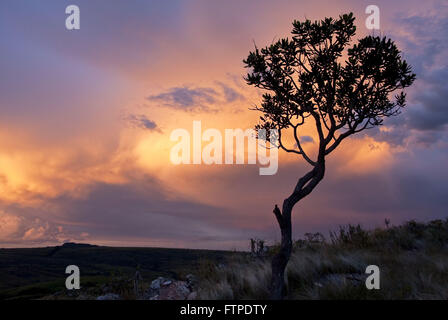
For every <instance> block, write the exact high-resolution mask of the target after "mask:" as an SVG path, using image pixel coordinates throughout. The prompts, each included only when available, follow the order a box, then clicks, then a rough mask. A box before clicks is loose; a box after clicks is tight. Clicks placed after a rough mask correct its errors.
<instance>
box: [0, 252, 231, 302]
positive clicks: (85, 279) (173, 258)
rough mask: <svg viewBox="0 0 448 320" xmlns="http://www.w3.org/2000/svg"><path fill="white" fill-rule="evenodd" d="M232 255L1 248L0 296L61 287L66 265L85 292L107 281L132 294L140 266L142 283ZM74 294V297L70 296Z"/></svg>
mask: <svg viewBox="0 0 448 320" xmlns="http://www.w3.org/2000/svg"><path fill="white" fill-rule="evenodd" d="M230 254H232V253H231V252H226V251H211V250H189V249H165V248H116V247H97V246H83V245H74V246H73V245H72V246H70V245H68V246H58V247H46V248H26V249H0V299H38V298H42V297H44V296H46V295H50V294H53V293H56V292H60V291H61V290H65V279H66V277H67V276H68V275H66V274H65V268H66V267H67V266H68V265H71V264H74V265H77V266H78V267H79V268H80V271H81V287H82V288H83V290H82V291H83V293H86V294H88V295H100V294H101V290H99V288H100V287H101V286H103V285H107V286H109V287H111V288H112V291H115V292H116V293H120V294H121V295H122V296H127V297H129V298H132V295H131V293H130V292H129V291H130V289H129V288H130V287H132V286H131V285H130V282H129V279H131V278H132V277H133V276H134V274H135V272H136V270H139V271H140V273H141V275H142V277H143V280H144V281H145V285H148V283H150V282H151V281H152V280H154V279H155V278H157V277H159V276H163V277H170V278H174V279H182V278H184V277H185V275H186V274H188V273H195V270H196V269H197V267H198V265H199V261H200V260H201V259H203V258H204V257H207V259H210V260H211V261H213V262H214V263H219V262H221V261H224V259H225V257H226V256H228V255H230ZM74 298H75V297H74Z"/></svg>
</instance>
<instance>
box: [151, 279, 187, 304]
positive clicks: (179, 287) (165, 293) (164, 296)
mask: <svg viewBox="0 0 448 320" xmlns="http://www.w3.org/2000/svg"><path fill="white" fill-rule="evenodd" d="M189 294H190V289H189V287H188V284H187V282H186V281H174V282H172V283H171V284H169V285H168V286H162V287H161V288H160V294H159V297H158V300H185V299H187V297H188V295H189Z"/></svg>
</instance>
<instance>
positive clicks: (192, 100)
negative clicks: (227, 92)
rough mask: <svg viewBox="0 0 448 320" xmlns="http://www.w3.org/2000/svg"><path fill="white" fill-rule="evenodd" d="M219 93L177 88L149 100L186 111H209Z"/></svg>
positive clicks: (150, 97)
mask: <svg viewBox="0 0 448 320" xmlns="http://www.w3.org/2000/svg"><path fill="white" fill-rule="evenodd" d="M216 95H217V92H216V91H215V90H214V89H212V88H201V87H198V88H190V87H188V86H185V87H175V88H171V89H169V90H168V91H166V92H163V93H160V94H157V95H151V96H149V97H147V100H149V101H154V102H159V103H161V104H162V105H163V106H166V107H170V108H174V109H182V110H186V111H193V110H207V109H208V105H210V104H213V103H215V102H216Z"/></svg>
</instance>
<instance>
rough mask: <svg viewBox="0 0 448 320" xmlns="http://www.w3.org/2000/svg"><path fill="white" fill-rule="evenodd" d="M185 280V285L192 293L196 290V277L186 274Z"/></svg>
mask: <svg viewBox="0 0 448 320" xmlns="http://www.w3.org/2000/svg"><path fill="white" fill-rule="evenodd" d="M185 278H186V279H187V285H188V287H189V288H190V290H191V291H193V290H194V289H196V286H197V284H198V279H197V278H196V276H195V275H192V274H187V276H186V277H185Z"/></svg>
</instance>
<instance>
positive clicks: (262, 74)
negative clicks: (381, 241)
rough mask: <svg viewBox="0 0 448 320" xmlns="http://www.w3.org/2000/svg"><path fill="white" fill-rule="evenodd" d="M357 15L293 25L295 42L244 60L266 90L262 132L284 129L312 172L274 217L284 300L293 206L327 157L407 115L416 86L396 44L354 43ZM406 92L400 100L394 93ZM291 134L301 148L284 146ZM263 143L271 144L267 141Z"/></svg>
mask: <svg viewBox="0 0 448 320" xmlns="http://www.w3.org/2000/svg"><path fill="white" fill-rule="evenodd" d="M354 21H355V18H354V17H353V13H350V14H344V15H342V16H339V18H338V19H333V18H325V19H324V20H321V21H315V22H311V21H310V20H306V21H304V22H300V21H294V22H293V29H292V38H291V39H289V38H284V39H280V40H278V41H276V42H275V43H273V44H271V45H270V46H267V47H265V48H262V49H261V50H259V49H258V48H257V47H256V46H255V51H253V52H250V53H249V55H248V57H247V59H246V60H244V64H245V67H246V68H249V72H248V74H247V76H246V77H245V80H246V82H247V83H248V84H249V85H252V86H255V87H257V88H260V89H263V90H264V91H265V92H264V94H263V97H262V102H261V104H260V106H256V107H255V108H254V109H255V110H258V111H261V112H262V116H261V117H260V122H259V123H258V124H257V125H256V126H255V130H256V131H257V132H260V130H261V129H263V131H264V130H266V132H269V131H270V130H271V129H276V130H277V132H278V133H277V141H278V145H277V146H276V147H278V148H280V149H282V150H284V151H286V152H288V153H291V154H295V155H298V156H299V157H301V158H303V159H304V160H305V161H306V162H307V163H308V164H309V165H310V166H311V169H310V171H308V172H307V173H306V174H305V175H303V176H302V177H301V178H300V179H298V182H297V184H296V185H295V187H294V189H293V191H292V193H291V194H290V195H289V196H288V197H287V198H286V199H285V200H284V201H283V205H282V207H281V208H279V207H278V206H277V205H275V207H274V214H275V217H276V219H277V222H278V224H279V226H280V231H281V247H280V251H279V253H278V254H277V255H275V257H274V258H273V260H272V282H271V290H272V291H271V293H272V298H274V299H280V298H282V297H283V295H284V293H285V292H284V291H285V286H284V273H285V268H286V265H287V263H288V261H289V258H290V256H291V251H292V235H291V232H292V231H291V213H292V209H293V207H294V206H295V205H296V204H297V203H298V202H299V201H300V200H302V199H303V198H305V197H306V196H307V195H309V194H310V193H311V192H312V191H313V190H314V188H316V186H317V185H318V184H319V182H320V181H321V180H322V179H323V177H324V174H325V161H326V157H327V156H328V155H329V154H330V153H331V152H333V151H334V150H335V149H336V148H337V147H338V146H339V145H340V143H341V142H342V141H343V140H344V139H346V138H347V137H349V136H351V135H353V134H355V133H358V132H361V131H363V130H366V129H369V128H373V127H375V126H379V125H381V124H382V123H383V120H384V118H387V117H390V116H394V115H397V114H399V113H400V110H401V108H403V107H405V100H406V95H405V93H404V92H403V90H402V89H404V88H405V87H408V86H410V85H411V84H412V83H413V82H414V80H415V74H413V73H412V70H411V67H410V66H409V65H408V64H407V62H406V61H405V60H404V59H402V57H401V54H400V51H399V50H398V49H397V46H396V45H395V43H394V42H393V41H391V40H390V39H387V38H386V37H384V38H380V37H373V36H367V37H365V38H362V39H360V40H358V41H357V43H354V44H353V45H352V37H353V36H354V35H355V33H356V26H355V25H354ZM396 91H399V93H397V94H396V95H395V96H393V93H394V92H396ZM306 123H307V124H308V123H311V124H312V125H313V127H314V128H315V130H316V132H317V136H318V141H317V142H316V145H317V151H316V154H317V156H316V157H315V158H314V159H312V157H311V156H310V155H308V154H307V153H306V152H305V150H304V149H303V147H302V144H301V141H300V140H301V138H300V134H299V129H301V127H302V126H303V125H304V124H306ZM285 134H289V135H290V137H294V140H295V143H296V145H295V146H294V147H288V146H286V144H285V141H284V137H285ZM258 138H259V139H263V138H264V139H267V138H268V136H267V135H265V136H264V137H262V135H261V134H260V135H259V136H258Z"/></svg>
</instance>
